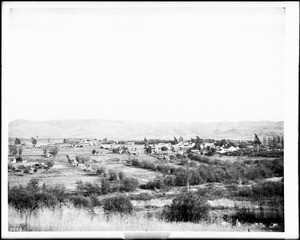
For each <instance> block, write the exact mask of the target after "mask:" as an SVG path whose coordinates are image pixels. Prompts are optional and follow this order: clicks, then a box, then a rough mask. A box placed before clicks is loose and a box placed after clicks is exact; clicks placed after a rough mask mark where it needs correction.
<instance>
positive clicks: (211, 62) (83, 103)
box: [3, 4, 285, 122]
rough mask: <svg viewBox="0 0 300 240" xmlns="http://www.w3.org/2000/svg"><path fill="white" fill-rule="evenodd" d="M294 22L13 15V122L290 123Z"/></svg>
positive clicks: (103, 11) (100, 13)
mask: <svg viewBox="0 0 300 240" xmlns="http://www.w3.org/2000/svg"><path fill="white" fill-rule="evenodd" d="M115 6H116V5H115ZM183 6H184V5H183ZM197 6H199V5H197ZM284 20H285V12H284V10H283V8H203V7H194V8H187V7H182V8H179V7H170V8H160V7H157V8H154V7H153V8H144V7H130V4H129V5H128V7H124V5H122V7H111V8H110V7H103V8H98V9H96V8H94V9H88V8H85V9H74V8H73V9H72V8H69V9H60V8H55V9H45V8H44V9H42V8H41V9H30V8H15V9H12V10H11V11H10V15H9V32H8V34H9V35H8V39H9V48H8V50H7V51H8V57H9V58H7V59H8V60H7V63H8V68H7V70H8V71H7V74H6V77H5V78H3V80H4V84H5V89H6V90H5V92H4V93H3V96H4V97H5V101H7V104H8V106H9V109H8V119H9V120H10V121H11V120H14V119H19V118H21V119H32V120H48V119H73V118H80V119H85V118H89V119H90V118H100V119H117V120H148V121H188V122H189V121H200V122H201V121H240V120H274V121H281V120H283V113H284V95H283V94H284V59H283V57H284V30H285V28H284Z"/></svg>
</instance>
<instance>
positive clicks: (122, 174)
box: [118, 171, 125, 181]
mask: <svg viewBox="0 0 300 240" xmlns="http://www.w3.org/2000/svg"><path fill="white" fill-rule="evenodd" d="M118 175H119V179H120V180H121V181H123V179H124V178H125V173H124V172H122V171H121V172H119V174H118Z"/></svg>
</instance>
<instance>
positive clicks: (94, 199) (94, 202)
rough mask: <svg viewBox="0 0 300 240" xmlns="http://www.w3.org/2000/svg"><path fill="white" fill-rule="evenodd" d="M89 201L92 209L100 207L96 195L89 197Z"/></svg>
mask: <svg viewBox="0 0 300 240" xmlns="http://www.w3.org/2000/svg"><path fill="white" fill-rule="evenodd" d="M90 201H91V204H92V206H93V207H96V206H101V205H102V203H101V201H100V200H99V199H98V197H97V195H96V194H92V195H90Z"/></svg>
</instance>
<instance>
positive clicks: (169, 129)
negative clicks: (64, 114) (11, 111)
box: [9, 119, 283, 140]
mask: <svg viewBox="0 0 300 240" xmlns="http://www.w3.org/2000/svg"><path fill="white" fill-rule="evenodd" d="M254 133H257V134H259V136H268V135H274V134H275V135H276V134H277V135H283V122H282V121H281V122H272V121H243V122H210V123H204V122H191V123H183V122H142V121H114V120H98V119H90V120H49V121H30V120H21V119H18V120H15V121H12V122H10V123H9V137H21V138H30V137H32V136H39V137H40V138H41V137H43V138H99V139H102V138H105V137H107V138H108V139H115V140H121V139H122V140H133V139H134V140H139V139H143V138H144V137H147V138H149V139H150V138H158V139H173V137H174V136H176V137H179V136H182V137H183V138H186V139H189V138H191V137H193V138H194V137H195V136H197V135H198V136H199V137H201V138H214V139H222V138H226V139H237V140H238V139H241V140H242V139H253V137H254Z"/></svg>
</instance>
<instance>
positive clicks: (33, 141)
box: [31, 137, 37, 147]
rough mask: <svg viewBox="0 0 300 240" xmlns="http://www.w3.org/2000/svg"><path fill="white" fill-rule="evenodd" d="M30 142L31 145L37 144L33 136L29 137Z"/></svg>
mask: <svg viewBox="0 0 300 240" xmlns="http://www.w3.org/2000/svg"><path fill="white" fill-rule="evenodd" d="M31 143H32V145H33V146H34V147H35V145H36V144H37V140H36V139H35V138H33V137H32V138H31Z"/></svg>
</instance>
